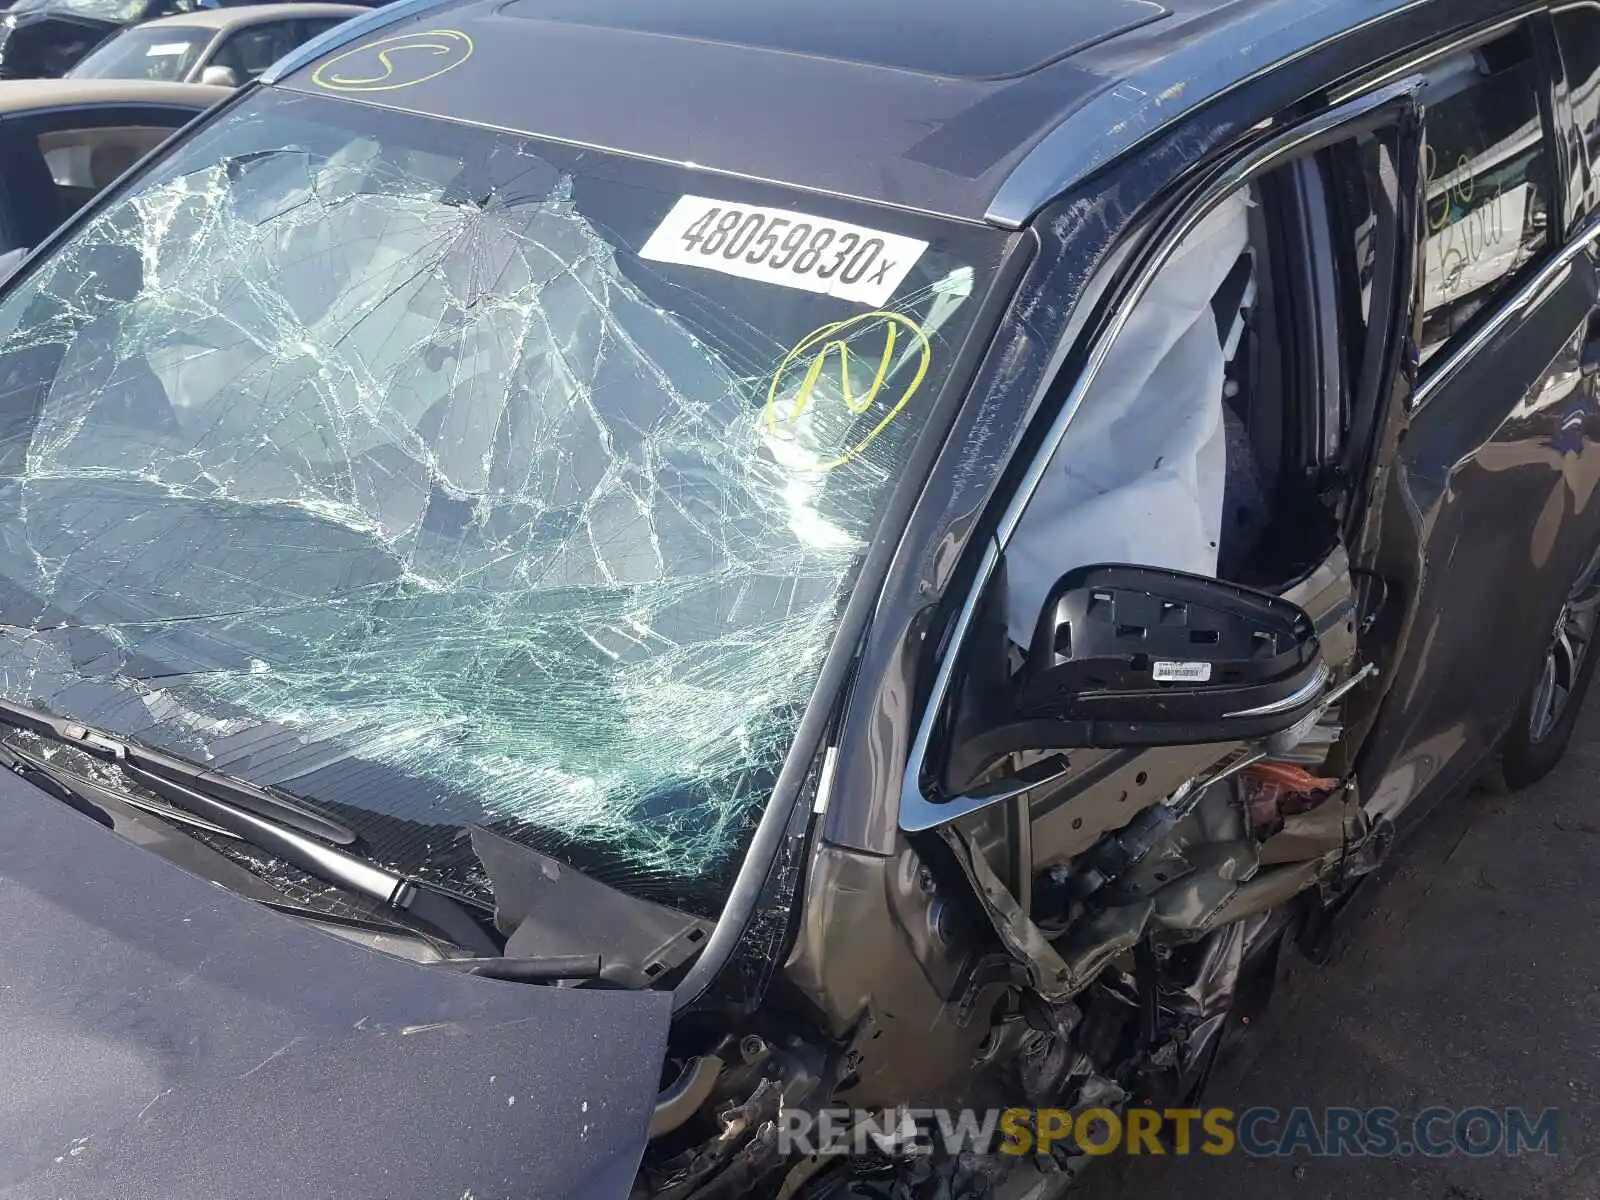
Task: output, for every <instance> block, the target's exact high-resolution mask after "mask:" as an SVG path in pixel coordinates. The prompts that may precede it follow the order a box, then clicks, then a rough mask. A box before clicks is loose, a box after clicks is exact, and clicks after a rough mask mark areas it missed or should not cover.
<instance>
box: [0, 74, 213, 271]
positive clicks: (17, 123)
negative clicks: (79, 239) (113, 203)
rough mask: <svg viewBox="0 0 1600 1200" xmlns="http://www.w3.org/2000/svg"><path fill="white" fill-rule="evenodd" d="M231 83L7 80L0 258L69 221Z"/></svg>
mask: <svg viewBox="0 0 1600 1200" xmlns="http://www.w3.org/2000/svg"><path fill="white" fill-rule="evenodd" d="M231 94H232V93H231V92H230V91H229V89H227V88H220V87H210V86H205V85H201V84H191V83H156V82H151V81H146V80H134V79H85V80H75V79H74V80H68V79H13V80H5V81H0V255H4V254H8V253H11V252H13V251H16V250H20V249H27V248H31V247H33V246H37V245H38V244H39V243H40V242H41V241H43V240H44V239H45V237H47V236H48V235H49V234H50V232H51V231H52V230H53V229H55V227H56V226H57V225H59V224H60V223H61V222H62V221H64V220H66V219H67V218H68V217H70V216H71V215H72V214H73V213H75V212H77V211H78V209H80V208H82V207H83V206H84V204H86V203H87V202H88V201H89V200H90V199H92V198H93V197H94V195H95V194H96V193H97V192H99V191H100V189H102V188H103V187H105V186H106V185H107V184H108V183H110V182H111V181H112V180H114V179H116V178H117V176H118V175H121V174H122V173H123V172H124V171H126V170H127V169H128V168H129V167H130V166H132V165H133V164H134V163H135V162H137V161H138V160H139V159H140V158H142V157H143V156H144V155H145V154H147V153H149V152H150V151H151V150H153V149H155V147H156V146H158V145H160V144H161V143H162V142H163V141H165V140H166V139H167V137H168V136H169V135H170V134H171V133H172V131H173V130H175V129H177V128H178V127H179V126H181V125H184V124H186V123H187V122H188V121H189V120H190V119H191V118H193V117H194V116H195V115H196V114H197V113H200V112H202V111H204V110H205V109H207V108H209V107H210V106H211V105H213V104H215V103H216V102H217V101H218V100H221V99H223V98H224V97H226V96H229V95H231Z"/></svg>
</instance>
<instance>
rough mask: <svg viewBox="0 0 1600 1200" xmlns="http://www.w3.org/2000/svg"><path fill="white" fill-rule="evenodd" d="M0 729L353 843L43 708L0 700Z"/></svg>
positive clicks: (250, 791)
mask: <svg viewBox="0 0 1600 1200" xmlns="http://www.w3.org/2000/svg"><path fill="white" fill-rule="evenodd" d="M0 724H5V725H10V726H12V727H13V728H15V729H23V730H26V731H27V732H29V733H36V734H38V735H39V736H40V737H46V738H49V739H51V740H52V741H57V742H62V743H64V744H66V745H68V746H73V747H75V748H76V749H79V750H82V751H83V752H84V753H85V754H90V755H93V756H94V757H95V758H99V759H103V760H105V761H107V762H113V763H115V764H117V766H119V767H121V768H123V769H127V768H129V767H139V768H142V769H143V770H145V771H148V772H151V773H152V774H156V775H160V776H163V777H165V778H166V779H169V780H171V781H173V782H174V783H180V784H184V785H186V786H188V787H190V788H192V789H193V790H194V791H196V792H199V793H201V794H202V795H205V796H209V797H210V798H212V799H213V800H221V801H223V802H225V803H227V804H231V805H233V806H234V807H235V808H242V809H244V810H245V811H246V812H250V813H254V814H256V815H257V816H260V817H267V818H269V819H271V820H274V821H277V822H279V823H281V824H284V825H287V826H289V827H290V828H291V829H297V830H299V831H300V832H301V833H308V834H310V835H311V836H312V837H316V838H321V839H322V840H323V841H327V842H333V843H334V844H335V845H339V846H349V845H352V844H353V843H354V842H355V840H356V835H355V832H354V830H352V829H351V828H350V827H349V826H347V825H344V824H342V823H341V822H339V821H336V820H334V818H332V817H330V816H328V815H327V814H326V813H321V812H318V811H317V810H316V809H314V808H312V807H310V806H309V805H307V804H302V803H300V802H299V801H296V800H290V799H288V798H287V797H284V796H280V795H278V794H276V793H274V792H269V791H267V790H266V789H265V788H261V787H257V786H256V785H255V784H253V783H246V782H245V781H244V780H242V779H234V778H231V777H229V776H227V775H223V774H220V773H219V772H217V771H213V770H211V769H209V768H207V767H202V766H198V765H196V764H195V763H191V762H185V761H184V760H183V759H181V758H175V757H173V756H172V755H170V754H162V753H161V752H160V751H158V750H147V749H145V748H143V747H142V746H137V745H134V744H133V743H132V742H128V741H125V740H124V739H122V738H119V737H116V736H115V735H113V734H109V733H105V732H103V731H101V730H98V729H95V728H94V727H92V726H89V725H85V724H84V723H83V722H82V721H78V720H75V719H73V718H70V717H58V716H56V715H55V714H54V713H49V712H45V711H44V710H43V709H39V708H29V707H28V706H27V705H23V704H13V703H12V702H11V701H9V700H0Z"/></svg>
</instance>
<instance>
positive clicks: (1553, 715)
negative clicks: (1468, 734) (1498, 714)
mask: <svg viewBox="0 0 1600 1200" xmlns="http://www.w3.org/2000/svg"><path fill="white" fill-rule="evenodd" d="M1597 617H1600V554H1597V555H1596V556H1595V558H1593V559H1591V560H1590V561H1589V564H1588V565H1587V566H1586V567H1585V568H1584V570H1583V572H1582V573H1581V574H1580V575H1579V576H1578V582H1577V583H1576V584H1574V585H1573V588H1572V591H1571V592H1570V593H1569V594H1568V596H1567V601H1566V603H1565V604H1563V605H1562V606H1561V612H1560V614H1559V615H1558V616H1557V617H1556V623H1555V626H1554V628H1553V629H1552V630H1551V631H1550V640H1549V643H1548V644H1547V645H1546V647H1545V653H1544V663H1543V665H1542V668H1541V670H1540V672H1539V677H1538V679H1537V680H1536V681H1535V683H1534V685H1533V690H1532V691H1531V692H1529V694H1528V695H1527V697H1526V698H1525V699H1524V700H1523V702H1522V704H1521V705H1520V706H1519V707H1518V709H1517V715H1516V718H1515V720H1514V722H1513V723H1512V726H1511V731H1510V732H1509V733H1508V734H1507V735H1506V739H1505V741H1504V742H1503V743H1501V749H1500V763H1499V766H1500V776H1501V780H1502V781H1503V782H1504V785H1505V787H1506V788H1507V789H1508V790H1510V791H1517V790H1519V789H1521V788H1525V787H1529V786H1531V785H1532V784H1535V783H1538V782H1539V780H1541V779H1543V778H1544V777H1545V776H1546V775H1548V774H1549V773H1550V772H1551V771H1552V770H1553V769H1554V768H1555V765H1556V763H1558V762H1560V761H1561V756H1562V755H1563V754H1565V753H1566V750H1567V743H1568V742H1570V741H1571V740H1572V729H1573V726H1574V725H1575V724H1576V723H1577V720H1578V712H1579V710H1580V709H1581V708H1582V707H1583V697H1584V693H1586V692H1587V691H1588V690H1589V681H1590V679H1591V678H1592V677H1593V676H1594V668H1595V662H1596V660H1597V658H1600V655H1596V654H1594V653H1591V650H1592V648H1593V646H1594V641H1595V632H1596V624H1597Z"/></svg>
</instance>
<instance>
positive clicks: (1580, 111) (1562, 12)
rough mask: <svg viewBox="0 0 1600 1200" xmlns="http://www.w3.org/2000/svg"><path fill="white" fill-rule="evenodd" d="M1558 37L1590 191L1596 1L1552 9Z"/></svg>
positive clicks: (1595, 122)
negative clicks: (1555, 10)
mask: <svg viewBox="0 0 1600 1200" xmlns="http://www.w3.org/2000/svg"><path fill="white" fill-rule="evenodd" d="M1556 33H1557V35H1558V36H1559V37H1560V38H1561V65H1562V67H1563V68H1564V70H1565V73H1566V76H1567V89H1568V92H1569V94H1570V95H1571V98H1572V115H1573V118H1574V119H1575V120H1576V121H1577V124H1578V129H1579V131H1580V132H1581V133H1582V135H1583V143H1584V146H1585V147H1586V148H1587V150H1588V162H1589V164H1590V166H1591V171H1587V172H1585V178H1586V180H1587V182H1588V187H1589V189H1590V196H1589V200H1590V203H1591V205H1592V204H1593V203H1594V201H1595V200H1596V197H1595V195H1594V194H1593V187H1594V183H1593V179H1592V164H1594V163H1595V162H1596V161H1597V160H1600V4H1575V5H1572V6H1571V7H1568V8H1564V9H1559V10H1557V12H1556Z"/></svg>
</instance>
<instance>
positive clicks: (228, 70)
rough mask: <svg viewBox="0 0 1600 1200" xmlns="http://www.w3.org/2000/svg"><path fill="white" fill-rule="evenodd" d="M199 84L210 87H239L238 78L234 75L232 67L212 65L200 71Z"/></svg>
mask: <svg viewBox="0 0 1600 1200" xmlns="http://www.w3.org/2000/svg"><path fill="white" fill-rule="evenodd" d="M200 82H201V83H209V84H211V86H212V87H226V88H236V87H238V86H239V76H238V75H237V74H235V73H234V70H233V68H232V67H224V66H220V65H218V64H216V63H213V64H212V65H211V66H209V67H205V68H203V69H202V70H201V72H200Z"/></svg>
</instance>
